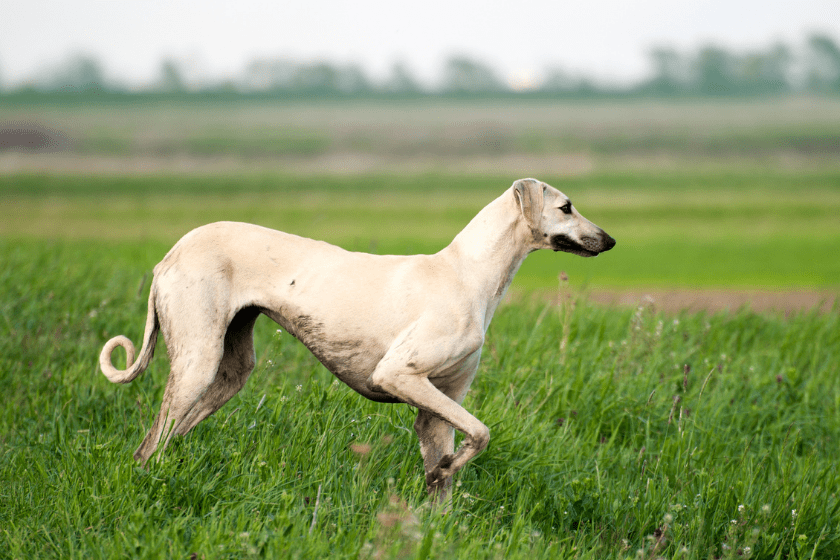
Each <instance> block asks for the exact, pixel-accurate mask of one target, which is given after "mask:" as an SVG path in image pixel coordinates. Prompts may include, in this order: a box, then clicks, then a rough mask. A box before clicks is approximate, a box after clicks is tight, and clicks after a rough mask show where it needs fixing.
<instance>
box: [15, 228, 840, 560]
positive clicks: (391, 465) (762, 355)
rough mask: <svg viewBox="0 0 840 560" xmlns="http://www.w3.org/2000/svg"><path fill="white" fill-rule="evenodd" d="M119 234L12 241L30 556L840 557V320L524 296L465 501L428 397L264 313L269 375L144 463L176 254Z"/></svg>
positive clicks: (261, 343)
mask: <svg viewBox="0 0 840 560" xmlns="http://www.w3.org/2000/svg"><path fill="white" fill-rule="evenodd" d="M119 248H120V250H119V251H114V250H113V249H114V246H112V245H109V244H107V243H97V244H87V245H83V244H72V243H70V244H68V243H63V242H56V241H40V242H37V243H36V242H31V243H18V242H8V241H6V242H3V243H2V244H0V259H2V261H3V263H4V265H5V266H4V267H3V269H2V271H0V294H2V300H0V325H2V326H0V328H1V329H2V336H0V391H2V393H3V394H4V395H5V398H4V401H3V407H2V408H1V409H0V443H2V453H0V543H1V544H2V547H0V549H2V551H3V552H2V555H3V556H4V557H8V558H24V557H27V558H29V557H38V558H50V557H61V558H68V557H79V558H81V557H84V558H114V557H143V558H187V557H191V555H192V554H195V555H196V556H195V557H196V558H202V557H203V558H243V557H269V558H272V557H300V558H311V557H325V556H330V557H336V558H435V557H443V556H451V557H470V558H597V559H603V558H631V557H632V558H659V557H665V558H711V557H718V558H736V557H744V556H747V557H751V558H833V557H837V555H838V554H840V526H838V521H837V520H838V518H840V516H838V513H839V512H840V500H839V499H838V496H837V494H836V490H837V487H838V483H840V479H838V473H837V470H836V450H837V448H838V444H840V441H838V440H839V439H840V407H839V406H838V403H840V381H838V380H840V377H839V376H838V370H837V364H838V362H840V324H838V320H840V313H838V312H837V310H835V311H834V312H832V313H828V314H824V315H818V314H800V315H796V316H793V317H790V318H788V319H783V318H781V317H776V316H772V315H765V316H759V315H755V314H751V313H748V312H741V313H736V314H733V315H713V316H708V315H704V314H693V315H686V314H682V315H678V316H663V315H658V314H656V313H654V312H653V311H652V310H651V309H648V308H644V307H642V308H640V309H636V310H633V309H629V310H618V309H609V308H602V307H596V306H591V305H588V304H586V303H584V302H582V301H577V299H576V292H575V291H573V290H569V291H568V292H565V291H564V293H563V297H561V302H563V303H562V305H561V306H560V307H558V306H556V305H546V304H543V303H539V302H536V301H533V302H529V301H527V300H523V301H520V302H519V303H511V304H508V305H505V306H503V307H502V308H501V309H500V310H499V312H498V313H497V317H496V319H495V321H494V323H493V324H492V326H491V327H490V331H489V333H488V339H487V343H486V345H485V349H484V356H483V362H482V367H481V370H480V373H479V375H478V377H477V379H476V381H475V383H474V384H473V389H472V391H471V392H470V394H469V395H468V396H467V399H466V403H465V405H466V407H467V409H468V410H470V411H472V412H473V413H474V414H475V415H476V416H477V417H479V418H480V419H482V420H483V421H484V422H485V423H487V424H488V425H489V426H490V428H491V433H492V440H491V443H490V446H489V447H488V449H487V450H485V452H484V453H483V454H482V455H480V456H479V457H478V458H477V459H476V460H475V461H473V462H472V463H470V464H469V465H468V466H467V467H466V468H465V469H464V470H463V471H462V472H461V473H460V474H459V476H458V478H457V480H458V483H457V486H456V488H455V494H454V501H453V506H452V510H451V512H450V513H449V514H448V515H446V516H439V515H434V514H432V513H430V512H429V511H428V510H427V509H426V508H425V507H424V503H425V497H424V488H423V473H422V464H421V460H420V455H419V450H418V447H417V441H416V437H415V436H414V435H413V434H412V433H411V425H412V422H413V412H412V410H411V409H410V408H409V407H407V406H404V405H377V404H374V403H371V402H368V401H366V400H364V399H363V398H362V397H360V396H358V395H356V394H354V393H352V392H351V391H350V390H349V389H347V388H346V387H344V386H342V385H339V384H337V383H336V382H334V381H333V378H332V377H331V376H330V375H329V374H328V373H327V372H326V370H324V368H323V367H322V366H320V365H319V364H318V363H317V362H316V361H315V359H314V358H313V357H312V356H311V355H310V354H309V353H308V352H307V351H306V350H305V349H304V348H303V347H302V346H301V345H300V344H299V343H297V342H296V341H294V340H293V339H292V338H290V337H289V336H288V335H287V334H278V333H277V332H276V326H275V325H273V323H270V322H269V321H268V320H267V319H264V318H263V319H260V321H259V322H258V325H257V331H256V337H257V356H258V364H257V368H256V370H255V372H254V374H253V376H252V379H251V380H250V382H249V384H248V385H247V386H246V387H245V389H243V391H242V392H241V393H240V394H239V395H238V396H236V397H234V399H233V400H232V401H231V402H230V403H228V404H227V405H226V406H225V407H224V408H223V409H222V410H221V411H220V412H219V413H218V414H217V415H215V416H213V417H211V418H209V419H208V420H206V421H205V422H203V423H202V424H201V425H199V426H198V427H197V428H196V429H195V430H194V432H193V433H192V434H191V435H190V436H189V437H186V438H180V439H178V440H177V441H176V443H175V444H174V445H173V446H172V447H171V448H170V449H169V450H168V451H167V453H166V456H165V460H163V461H162V462H159V463H154V464H151V465H150V468H149V469H148V470H142V469H139V468H137V467H136V466H135V465H134V463H133V461H132V459H131V454H132V452H133V450H134V448H135V447H136V446H137V445H138V444H139V442H140V440H141V439H142V437H143V434H144V431H145V429H146V428H147V427H148V426H149V424H150V421H151V418H152V415H153V414H155V413H156V411H157V410H156V409H157V407H158V406H159V404H158V403H159V400H160V396H161V392H162V386H163V383H164V381H165V378H166V375H167V371H168V366H167V360H166V359H165V353H164V352H163V349H162V348H161V349H159V352H158V356H157V357H156V358H155V360H154V361H153V362H152V365H151V367H150V368H149V370H147V372H146V373H145V374H144V375H143V376H141V377H140V378H138V379H137V380H136V381H135V382H134V383H132V384H130V385H126V386H117V385H112V384H110V383H108V382H107V380H106V379H105V378H104V377H103V376H102V375H101V374H100V373H99V372H98V368H97V355H98V352H99V349H100V348H101V345H102V344H103V342H104V341H105V340H106V339H107V338H108V337H110V336H113V335H116V334H126V335H128V336H129V337H130V338H132V339H133V340H134V341H139V339H140V337H141V334H142V326H143V323H144V316H145V300H146V295H147V289H148V288H147V283H145V284H144V282H142V281H141V279H142V277H143V274H144V273H145V272H146V271H147V264H146V263H147V262H149V261H150V259H152V260H153V257H152V255H149V254H148V253H149V249H148V246H147V244H145V243H137V242H134V243H128V242H124V243H122V244H121V245H119ZM154 258H156V257H154ZM144 285H145V289H144ZM563 289H564V290H568V288H566V287H564V288H563ZM319 493H320V496H319ZM316 504H317V505H316ZM316 508H317V518H316ZM313 519H315V520H314V523H313ZM748 549H749V551H748V552H747V550H748ZM639 551H641V552H639Z"/></svg>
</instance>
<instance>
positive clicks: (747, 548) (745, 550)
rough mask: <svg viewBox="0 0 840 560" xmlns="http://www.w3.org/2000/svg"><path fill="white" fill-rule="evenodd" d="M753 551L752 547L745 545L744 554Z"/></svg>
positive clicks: (746, 554)
mask: <svg viewBox="0 0 840 560" xmlns="http://www.w3.org/2000/svg"><path fill="white" fill-rule="evenodd" d="M750 553H752V548H750V547H748V546H745V547H744V556H749V555H750Z"/></svg>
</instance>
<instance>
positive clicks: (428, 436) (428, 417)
mask: <svg viewBox="0 0 840 560" xmlns="http://www.w3.org/2000/svg"><path fill="white" fill-rule="evenodd" d="M477 363H478V360H477V358H476V365H477ZM474 377H475V369H473V372H472V374H471V375H464V376H463V377H460V378H458V379H456V380H455V381H454V383H453V384H451V385H450V386H446V387H443V388H442V392H443V393H444V394H445V395H446V396H448V397H449V398H451V399H452V400H453V401H455V403H457V404H458V405H460V404H461V403H462V402H463V400H464V397H465V396H466V394H467V391H468V390H469V387H470V384H471V383H472V380H473V378H474ZM414 431H415V432H416V433H417V437H418V438H419V440H420V453H421V455H422V456H423V467H424V470H425V472H426V477H427V478H426V480H427V484H428V488H427V489H428V492H429V494H430V495H431V497H432V499H433V500H434V501H435V502H436V503H438V504H440V505H443V506H446V501H447V500H448V498H449V496H450V490H451V488H452V477H451V476H444V477H441V478H437V475H433V474H432V473H433V472H434V471H435V467H437V466H438V465H439V464H440V463H441V460H442V459H443V458H444V457H453V454H454V450H455V430H454V428H453V427H452V426H450V425H449V424H447V423H446V422H445V421H444V420H442V419H441V418H440V417H439V416H437V415H435V414H432V413H431V412H430V411H428V410H424V409H422V408H421V409H419V410H418V411H417V419H416V420H415V421H414Z"/></svg>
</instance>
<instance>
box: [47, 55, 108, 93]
mask: <svg viewBox="0 0 840 560" xmlns="http://www.w3.org/2000/svg"><path fill="white" fill-rule="evenodd" d="M47 82H48V87H49V88H50V89H55V90H59V91H61V90H63V91H92V90H102V89H107V84H106V82H105V75H104V73H103V71H102V67H101V65H100V64H99V62H98V61H97V60H96V59H94V58H93V57H91V56H87V55H75V56H72V57H70V58H69V59H68V60H67V61H66V62H64V63H63V64H62V65H61V66H59V68H58V69H57V70H55V71H54V73H53V75H52V76H51V77H49V78H48V79H47Z"/></svg>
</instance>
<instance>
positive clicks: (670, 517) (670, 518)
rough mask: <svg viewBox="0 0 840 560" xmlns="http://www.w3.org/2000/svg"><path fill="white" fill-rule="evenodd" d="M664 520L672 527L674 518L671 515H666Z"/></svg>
mask: <svg viewBox="0 0 840 560" xmlns="http://www.w3.org/2000/svg"><path fill="white" fill-rule="evenodd" d="M662 520H663V521H665V523H666V524H667V525H670V524H671V523H672V522H673V521H674V516H673V515H671V514H670V513H666V514H665V517H663V518H662Z"/></svg>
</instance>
